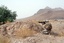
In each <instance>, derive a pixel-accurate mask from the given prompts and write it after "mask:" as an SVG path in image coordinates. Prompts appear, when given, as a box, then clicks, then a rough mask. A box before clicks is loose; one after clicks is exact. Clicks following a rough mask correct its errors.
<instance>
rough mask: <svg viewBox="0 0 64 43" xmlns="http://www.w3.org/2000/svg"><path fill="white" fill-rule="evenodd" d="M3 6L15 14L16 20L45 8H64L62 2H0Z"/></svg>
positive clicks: (53, 0) (20, 0)
mask: <svg viewBox="0 0 64 43" xmlns="http://www.w3.org/2000/svg"><path fill="white" fill-rule="evenodd" d="M1 5H5V6H7V7H8V8H9V9H10V10H12V11H16V12H17V15H18V17H17V19H20V18H25V17H28V16H31V15H33V14H35V13H36V12H37V11H38V10H39V9H43V8H45V7H46V6H49V7H51V8H55V7H61V8H64V0H0V6H1Z"/></svg>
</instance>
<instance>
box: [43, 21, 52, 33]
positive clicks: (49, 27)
mask: <svg viewBox="0 0 64 43" xmlns="http://www.w3.org/2000/svg"><path fill="white" fill-rule="evenodd" d="M51 29H52V25H51V23H49V22H47V23H46V24H45V25H44V30H43V34H50V32H51Z"/></svg>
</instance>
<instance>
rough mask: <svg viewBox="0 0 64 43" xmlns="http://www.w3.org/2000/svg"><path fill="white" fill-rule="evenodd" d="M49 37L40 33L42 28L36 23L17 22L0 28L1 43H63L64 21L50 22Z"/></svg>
mask: <svg viewBox="0 0 64 43" xmlns="http://www.w3.org/2000/svg"><path fill="white" fill-rule="evenodd" d="M49 22H50V23H51V24H52V26H53V27H52V31H51V34H50V35H44V34H42V33H41V31H42V30H43V26H42V25H41V24H40V23H38V21H19V22H13V23H8V24H4V25H1V26H0V40H1V41H0V42H1V43H63V42H64V21H57V20H50V21H49Z"/></svg>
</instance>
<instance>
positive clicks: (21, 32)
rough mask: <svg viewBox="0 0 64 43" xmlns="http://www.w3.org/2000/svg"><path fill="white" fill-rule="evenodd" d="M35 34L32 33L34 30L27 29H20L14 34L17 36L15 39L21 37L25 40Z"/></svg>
mask: <svg viewBox="0 0 64 43" xmlns="http://www.w3.org/2000/svg"><path fill="white" fill-rule="evenodd" d="M36 33H37V32H36V31H34V30H30V29H27V28H22V29H19V30H17V31H16V32H15V33H14V34H15V35H16V36H17V37H22V38H26V37H28V36H32V35H34V34H36Z"/></svg>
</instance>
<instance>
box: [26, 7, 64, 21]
mask: <svg viewBox="0 0 64 43" xmlns="http://www.w3.org/2000/svg"><path fill="white" fill-rule="evenodd" d="M26 19H30V20H31V19H33V20H47V19H48V20H49V19H64V9H62V8H60V7H59V8H54V9H52V8H50V7H46V8H44V9H40V10H39V11H38V12H37V13H35V14H34V15H33V16H31V17H28V18H26Z"/></svg>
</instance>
